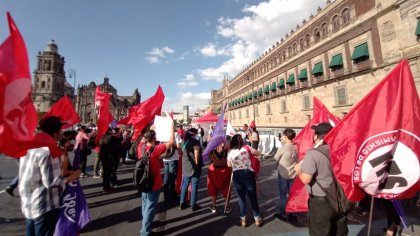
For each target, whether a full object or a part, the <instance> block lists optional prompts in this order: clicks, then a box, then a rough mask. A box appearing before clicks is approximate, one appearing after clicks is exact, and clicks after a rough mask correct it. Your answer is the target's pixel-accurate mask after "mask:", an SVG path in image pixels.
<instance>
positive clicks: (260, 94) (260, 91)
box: [258, 88, 263, 96]
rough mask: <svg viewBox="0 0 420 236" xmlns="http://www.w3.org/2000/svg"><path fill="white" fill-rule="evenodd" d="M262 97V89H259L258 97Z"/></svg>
mask: <svg viewBox="0 0 420 236" xmlns="http://www.w3.org/2000/svg"><path fill="white" fill-rule="evenodd" d="M262 95H263V89H262V88H260V89H258V96H262Z"/></svg>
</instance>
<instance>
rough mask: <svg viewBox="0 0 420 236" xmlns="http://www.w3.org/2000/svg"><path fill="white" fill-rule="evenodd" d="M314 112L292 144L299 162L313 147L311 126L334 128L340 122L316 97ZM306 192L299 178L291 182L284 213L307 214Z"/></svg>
mask: <svg viewBox="0 0 420 236" xmlns="http://www.w3.org/2000/svg"><path fill="white" fill-rule="evenodd" d="M313 104H314V110H313V117H312V119H311V120H310V121H309V123H308V124H307V125H306V126H305V127H303V129H302V130H301V131H300V132H299V134H298V135H297V136H296V138H295V139H294V140H293V142H294V143H295V144H296V145H297V146H298V151H299V155H298V157H299V161H300V160H302V159H303V157H304V156H305V153H306V152H307V151H308V150H309V149H311V148H312V147H313V143H314V141H313V137H314V134H315V133H314V131H313V130H312V129H311V126H312V125H315V124H318V123H322V122H329V123H330V124H331V125H332V126H335V125H336V124H337V123H338V122H339V121H340V120H339V119H338V118H337V117H336V116H334V115H333V114H331V112H329V111H328V109H327V108H326V107H325V106H324V104H323V103H322V102H321V101H320V100H319V99H318V98H316V97H314V100H313ZM308 198H309V195H308V192H307V191H306V190H305V185H304V184H303V183H302V181H301V180H300V179H299V178H296V179H295V181H294V182H293V185H292V187H291V188H290V192H289V199H288V202H287V206H286V212H307V211H308Z"/></svg>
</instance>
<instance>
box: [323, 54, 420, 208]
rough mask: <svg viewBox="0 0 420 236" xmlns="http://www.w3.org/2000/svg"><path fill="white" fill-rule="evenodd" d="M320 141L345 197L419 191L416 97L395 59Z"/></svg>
mask: <svg viewBox="0 0 420 236" xmlns="http://www.w3.org/2000/svg"><path fill="white" fill-rule="evenodd" d="M324 141H325V142H326V143H328V144H329V145H330V149H331V165H332V168H333V171H334V174H335V176H336V177H337V180H338V182H339V183H340V184H341V186H342V187H343V189H344V191H345V193H346V196H347V197H348V198H349V199H350V200H352V201H359V200H360V199H362V198H363V196H364V193H367V194H369V195H372V196H374V197H377V198H385V199H404V198H410V197H412V196H413V195H414V194H415V193H416V192H417V191H419V190H420V164H419V163H420V99H419V96H418V94H417V91H416V87H415V84H414V79H413V75H412V74H411V71H410V67H409V65H408V61H406V60H403V61H401V62H400V63H399V64H398V65H397V66H396V67H395V68H394V69H393V70H392V71H391V72H390V73H389V74H388V75H387V76H386V77H385V78H384V79H383V80H382V81H381V82H380V83H379V84H378V85H377V86H376V87H375V88H374V89H372V91H370V92H369V94H367V95H366V97H364V98H363V99H362V100H361V101H360V102H359V103H358V104H357V105H356V106H355V107H354V108H353V109H352V110H351V111H350V113H349V114H347V116H346V117H345V118H344V119H343V120H342V121H341V122H340V123H339V124H338V125H337V126H336V127H334V129H333V130H331V131H330V132H329V133H328V134H327V136H325V137H324Z"/></svg>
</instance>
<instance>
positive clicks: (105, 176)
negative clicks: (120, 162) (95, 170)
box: [101, 159, 112, 190]
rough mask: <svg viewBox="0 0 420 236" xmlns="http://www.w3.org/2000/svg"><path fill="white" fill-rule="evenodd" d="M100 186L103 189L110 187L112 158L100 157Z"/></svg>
mask: <svg viewBox="0 0 420 236" xmlns="http://www.w3.org/2000/svg"><path fill="white" fill-rule="evenodd" d="M101 162H102V169H103V172H102V187H103V189H104V190H107V189H110V188H111V175H112V160H109V159H108V160H107V159H102V160H101Z"/></svg>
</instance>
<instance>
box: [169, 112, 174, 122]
mask: <svg viewBox="0 0 420 236" xmlns="http://www.w3.org/2000/svg"><path fill="white" fill-rule="evenodd" d="M169 117H171V119H172V120H173V119H174V111H171V112H170V113H169Z"/></svg>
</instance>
